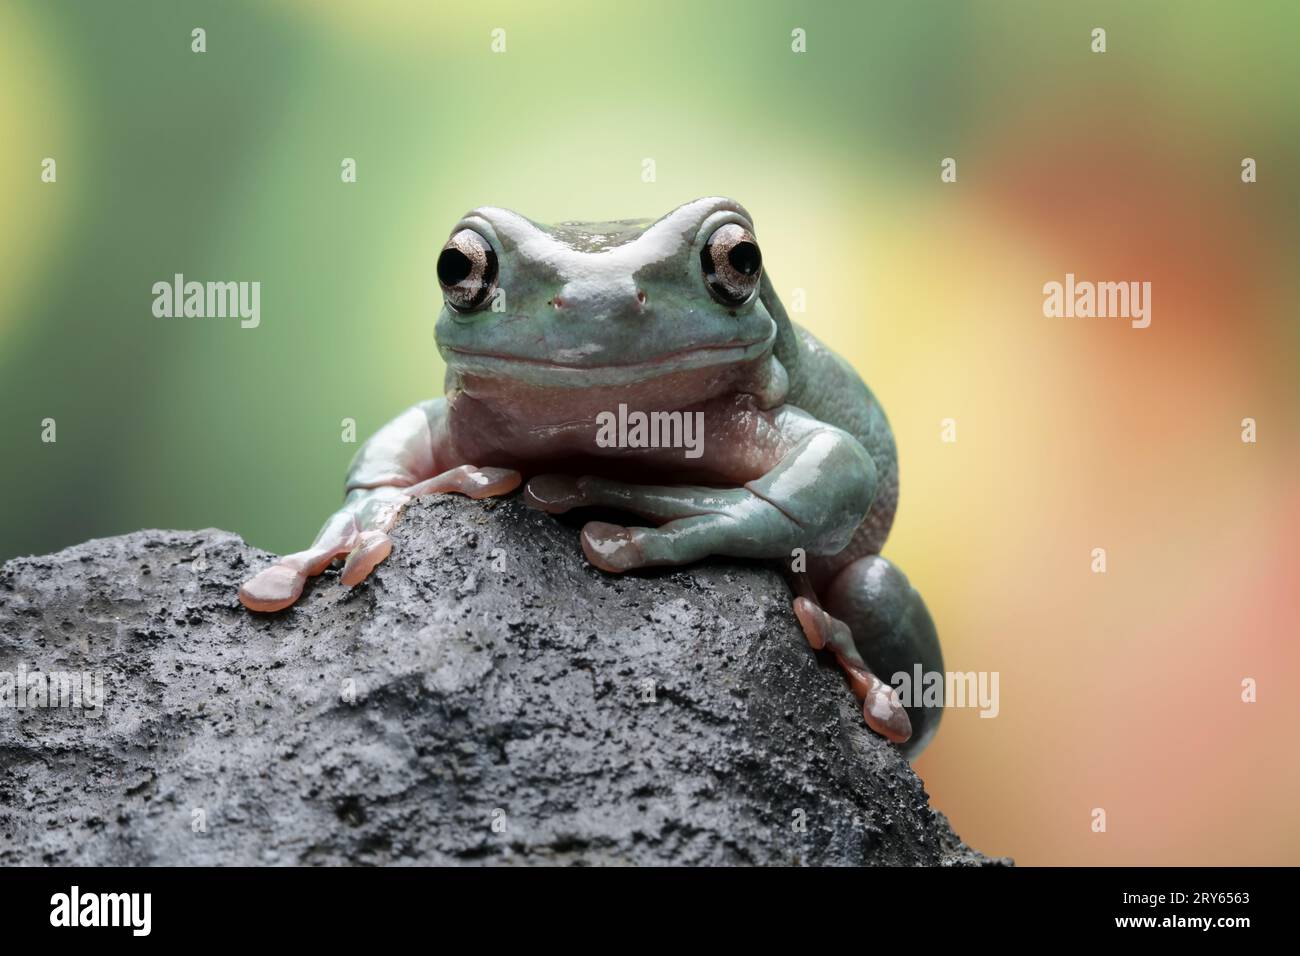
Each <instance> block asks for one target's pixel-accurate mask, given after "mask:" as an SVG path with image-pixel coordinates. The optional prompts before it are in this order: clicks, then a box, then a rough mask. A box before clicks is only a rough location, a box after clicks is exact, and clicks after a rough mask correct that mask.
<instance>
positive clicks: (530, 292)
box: [239, 198, 943, 756]
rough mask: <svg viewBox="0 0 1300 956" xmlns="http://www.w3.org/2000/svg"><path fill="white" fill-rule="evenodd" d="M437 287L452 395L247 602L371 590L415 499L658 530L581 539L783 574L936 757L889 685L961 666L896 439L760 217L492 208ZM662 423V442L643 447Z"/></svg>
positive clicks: (923, 713)
mask: <svg viewBox="0 0 1300 956" xmlns="http://www.w3.org/2000/svg"><path fill="white" fill-rule="evenodd" d="M437 274H438V282H439V284H440V285H441V287H442V294H443V307H442V310H441V312H440V314H439V316H438V321H437V326H436V338H437V343H438V350H439V352H440V353H441V354H442V357H443V359H444V360H445V362H446V366H447V375H446V388H445V392H446V394H445V396H444V397H443V398H436V399H431V400H429V401H426V402H422V403H420V404H418V405H416V406H414V407H412V408H410V409H407V410H406V411H405V412H403V413H402V414H400V415H399V416H398V417H397V418H395V419H393V421H391V422H389V423H388V424H387V425H385V426H384V427H383V428H381V429H380V430H379V431H378V432H376V433H375V435H374V437H372V438H371V439H370V440H369V441H368V442H366V444H365V445H364V446H363V447H362V448H361V449H360V450H359V451H358V453H357V455H356V458H355V459H354V460H353V463H352V466H351V468H350V470H349V472H348V476H347V491H346V498H345V500H344V503H343V506H342V508H341V509H340V510H339V511H337V512H335V513H334V514H333V515H332V516H331V517H330V518H329V519H328V520H327V521H326V522H325V525H324V527H323V528H322V529H321V532H320V534H318V535H317V537H316V540H315V542H314V543H313V544H312V545H311V547H310V548H308V549H307V550H305V551H299V552H297V553H295V554H290V555H287V556H285V557H283V558H281V559H280V560H279V561H278V562H276V563H275V564H273V565H272V566H271V567H269V568H267V569H265V570H263V571H261V572H260V573H259V574H257V575H256V576H254V577H253V578H251V579H250V580H249V581H247V582H246V583H245V584H244V585H243V586H242V587H241V588H240V591H239V597H240V600H241V601H243V603H244V605H245V606H246V607H248V608H249V609H250V610H253V611H263V612H269V611H278V610H281V609H283V608H286V607H288V606H289V605H291V604H293V603H294V602H295V601H296V600H298V597H299V596H300V595H301V594H302V591H303V585H304V583H305V582H306V580H307V578H308V577H311V576H313V575H318V574H320V573H321V572H322V571H324V570H325V569H326V568H327V567H329V566H330V565H331V564H332V563H333V562H335V560H336V559H342V562H343V563H342V571H341V580H342V583H343V584H344V585H346V586H349V587H352V586H356V585H357V584H359V583H360V582H362V581H363V580H364V579H365V578H366V576H367V575H369V574H370V572H371V571H372V570H373V569H374V568H375V566H376V565H378V564H379V563H380V562H381V561H383V560H384V559H385V558H386V557H388V555H389V553H390V551H391V550H392V547H393V542H392V539H391V538H390V537H389V535H388V532H389V530H390V529H391V528H392V526H393V524H394V522H395V521H397V519H398V516H399V515H400V513H401V511H402V508H403V506H404V505H406V504H407V502H409V501H411V499H413V498H415V497H417V496H419V495H427V494H434V493H439V492H458V493H460V494H463V495H468V496H469V497H471V498H483V497H487V496H491V495H504V494H508V493H510V492H512V491H514V490H515V489H516V488H517V487H519V485H521V484H523V492H522V494H523V498H524V500H525V502H526V503H527V504H529V505H530V506H532V507H534V508H539V509H541V510H543V511H547V512H552V513H559V512H567V511H570V510H573V509H577V508H584V507H598V508H601V509H603V516H605V517H609V516H610V514H609V512H610V509H616V510H617V511H618V512H619V513H627V514H629V515H633V516H636V517H637V518H639V519H641V522H640V523H630V524H628V525H627V526H624V525H618V524H611V523H608V522H606V521H596V520H592V521H588V522H587V523H586V524H585V526H584V527H583V528H582V534H581V541H582V550H583V553H584V554H585V555H586V559H587V561H589V562H590V563H591V564H592V565H594V566H595V567H597V568H599V569H601V570H602V571H605V572H608V573H611V574H622V573H624V572H627V571H632V570H634V569H637V568H643V567H648V566H652V565H684V564H689V563H691V562H694V561H699V560H700V559H702V558H705V557H707V556H709V555H731V556H735V557H741V558H760V559H780V561H781V563H782V565H783V569H784V570H785V572H786V573H787V575H788V577H789V579H790V581H791V587H792V592H793V594H794V595H795V596H794V599H793V604H794V606H793V612H794V615H795V617H796V618H797V619H798V622H799V624H800V626H801V627H802V630H803V633H804V635H805V637H806V638H807V640H808V643H809V644H810V645H811V646H812V647H813V648H815V649H818V650H821V649H825V650H826V651H828V652H829V653H830V654H831V655H832V656H833V657H834V659H835V661H837V662H838V664H839V666H840V667H841V668H842V669H843V672H844V674H845V677H846V679H847V682H848V685H849V687H850V688H851V689H852V691H853V693H854V694H855V695H856V696H857V698H858V699H859V700H861V701H862V713H863V717H864V719H865V720H866V722H867V724H868V725H869V726H870V727H871V728H872V729H873V730H875V731H876V732H877V733H879V734H881V735H883V736H884V737H886V738H887V739H889V740H890V741H893V742H895V743H898V744H903V745H904V750H905V752H906V753H907V754H908V755H909V756H915V754H917V753H919V752H920V750H921V748H922V747H924V746H925V744H926V743H927V742H928V741H929V740H930V738H931V737H932V736H933V735H934V732H935V730H936V729H937V727H938V723H939V719H940V717H941V716H942V708H941V707H939V706H922V705H920V704H918V705H916V706H906V707H905V706H904V705H903V702H902V701H901V700H900V698H899V697H898V694H897V693H896V692H895V690H894V688H893V687H891V686H890V685H889V683H887V681H888V680H889V678H890V675H892V674H895V673H898V672H905V673H908V674H911V673H913V669H914V667H915V665H917V664H920V665H921V667H922V668H923V670H924V671H925V672H927V673H930V672H935V671H938V672H942V670H943V660H942V654H941V651H940V649H939V641H938V638H937V636H936V634H935V629H934V624H933V623H932V621H931V618H930V614H929V612H928V611H927V610H926V607H925V604H924V603H923V602H922V600H921V597H920V595H919V594H917V592H916V591H915V590H914V589H913V588H912V586H911V585H910V584H909V583H908V580H907V578H906V577H905V576H904V575H903V573H902V572H901V571H899V570H898V568H896V567H895V566H894V565H893V564H891V563H890V562H889V561H888V560H887V559H885V558H883V557H881V555H880V550H881V547H882V545H883V544H884V543H885V538H886V536H887V535H888V534H889V529H890V525H891V524H892V523H893V519H894V511H895V508H896V505H897V501H898V463H897V453H896V450H895V446H894V438H893V433H892V432H891V430H890V427H889V423H888V421H887V420H886V418H885V415H884V413H883V412H882V411H881V409H880V406H879V405H878V404H877V402H876V399H875V397H874V396H873V395H872V393H871V391H870V390H869V389H868V388H867V387H866V385H865V384H864V383H863V382H862V380H861V379H860V378H859V376H858V375H857V373H855V372H854V371H853V369H852V368H851V367H850V366H849V365H848V363H846V362H845V361H844V360H843V359H841V358H840V357H839V356H837V355H836V354H835V353H833V352H832V351H830V350H829V349H828V348H827V347H826V346H825V345H823V344H822V343H821V342H819V341H818V340H817V339H815V338H814V337H813V336H812V335H811V334H809V333H808V332H807V331H806V330H804V329H802V328H800V327H799V326H797V325H795V324H793V323H792V322H791V321H790V319H789V316H788V315H787V314H786V311H785V308H784V307H783V306H782V304H781V302H780V300H779V299H778V298H777V295H776V292H775V291H774V289H773V286H772V282H771V279H770V278H769V276H768V272H767V270H766V269H765V268H764V264H763V256H762V253H761V252H760V249H759V244H758V240H757V238H756V237H755V231H754V224H753V221H752V220H751V218H750V216H749V214H748V213H747V212H746V211H745V209H744V208H743V207H741V206H740V205H738V204H737V203H735V202H732V201H730V200H727V199H719V198H711V199H700V200H697V201H695V202H690V203H687V204H685V205H683V206H681V207H679V208H677V209H675V210H673V211H672V212H670V213H669V214H668V215H666V216H664V217H663V218H661V219H659V220H658V221H655V222H651V221H649V220H624V221H618V222H594V223H574V222H568V223H561V224H559V225H554V226H545V225H541V224H538V223H534V222H532V221H530V220H528V219H525V218H524V217H523V216H520V215H518V214H516V213H514V212H510V211H508V210H505V209H497V208H491V207H484V208H480V209H476V210H474V211H473V212H470V213H469V214H467V215H466V216H464V218H462V219H461V220H460V221H459V222H457V223H456V224H455V226H454V227H453V228H452V230H451V233H450V238H448V240H447V242H446V244H445V245H444V246H443V248H442V250H441V252H440V254H439V255H438V260H437ZM675 413H676V414H675ZM615 415H617V416H618V421H619V424H618V426H617V427H613V425H612V422H613V416H615ZM688 416H689V419H688V418H687V417H688ZM647 422H650V423H651V424H658V425H661V426H662V427H661V428H659V429H657V435H656V437H663V436H666V437H667V440H666V441H648V440H646V435H645V434H644V433H645V432H646V423H647ZM683 423H685V424H691V423H698V425H699V426H700V428H699V429H698V432H699V433H698V434H697V435H695V436H693V439H694V440H693V441H692V443H691V447H690V448H688V449H683V448H681V447H673V445H674V444H675V442H674V441H673V439H674V438H675V437H680V433H681V432H682V431H683V429H682V428H681V427H680V426H681V425H682V424H683ZM677 444H680V442H678V443H677ZM877 675H881V676H877ZM882 677H883V678H884V679H883V680H882Z"/></svg>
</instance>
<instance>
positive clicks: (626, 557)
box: [524, 408, 876, 572]
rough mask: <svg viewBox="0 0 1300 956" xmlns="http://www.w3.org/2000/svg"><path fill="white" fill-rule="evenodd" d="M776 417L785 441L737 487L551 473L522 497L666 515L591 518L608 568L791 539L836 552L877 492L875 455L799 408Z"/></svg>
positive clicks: (599, 561)
mask: <svg viewBox="0 0 1300 956" xmlns="http://www.w3.org/2000/svg"><path fill="white" fill-rule="evenodd" d="M773 424H774V425H775V426H776V427H777V428H779V429H780V431H781V432H782V433H783V434H784V436H785V438H786V442H785V445H786V447H787V449H788V450H787V451H785V453H784V454H783V455H782V456H781V457H780V459H779V460H778V462H777V463H776V464H775V466H774V467H772V468H771V470H770V471H768V472H767V473H766V474H764V475H763V476H762V477H760V478H757V479H755V480H753V481H749V482H746V483H745V484H744V485H743V486H741V487H738V488H713V487H705V486H699V485H636V484H628V483H625V482H619V481H610V480H606V479H603V478H598V477H593V476H583V477H570V476H566V475H554V474H551V475H540V476H538V477H536V478H533V479H532V480H530V481H529V482H528V485H527V486H526V488H525V494H524V497H525V500H526V501H527V502H528V504H530V505H532V506H533V507H535V508H540V509H542V510H543V511H550V512H553V513H558V512H564V511H568V510H570V509H572V508H577V507H583V506H592V505H594V506H602V507H612V508H620V509H622V510H625V511H630V512H632V513H633V514H638V515H641V516H642V517H645V518H650V519H651V520H654V521H658V522H662V523H661V524H660V525H659V526H658V527H657V528H626V527H622V526H619V525H613V524H607V523H605V522H601V521H592V522H589V523H588V524H587V525H586V526H585V527H584V528H583V529H582V548H583V551H584V552H585V553H586V555H587V559H588V560H589V561H590V562H591V563H592V564H594V565H595V566H596V567H598V568H601V569H602V570H605V571H612V572H621V571H628V570H631V569H632V568H640V567H647V566H649V565H661V564H687V563H689V562H691V561H696V560H699V559H700V558H704V557H707V556H708V555H711V554H725V555H731V556H733V557H739V558H780V557H789V555H790V553H791V551H792V550H793V549H794V548H803V549H804V550H805V551H806V552H807V553H809V554H835V553H836V552H838V551H840V550H842V549H843V548H844V547H845V546H846V545H847V544H848V543H849V540H850V539H851V538H852V536H853V532H854V531H855V530H856V529H857V527H858V525H859V524H861V523H862V518H863V516H864V515H865V514H866V513H867V509H868V508H869V507H870V506H871V501H872V499H873V498H874V497H875V487H876V469H875V465H874V463H873V462H872V460H871V456H870V455H868V454H867V452H866V450H865V449H863V447H862V446H861V445H860V444H859V443H858V442H857V441H856V440H855V439H854V438H853V437H852V436H850V435H849V434H848V433H847V432H844V431H841V430H840V429H838V428H835V427H833V426H830V425H826V424H824V423H822V422H818V421H817V420H816V419H813V418H811V416H809V415H807V414H806V413H804V412H802V411H799V410H798V409H793V408H785V409H782V410H781V412H780V413H779V415H778V416H777V417H776V419H775V421H774V422H773Z"/></svg>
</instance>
